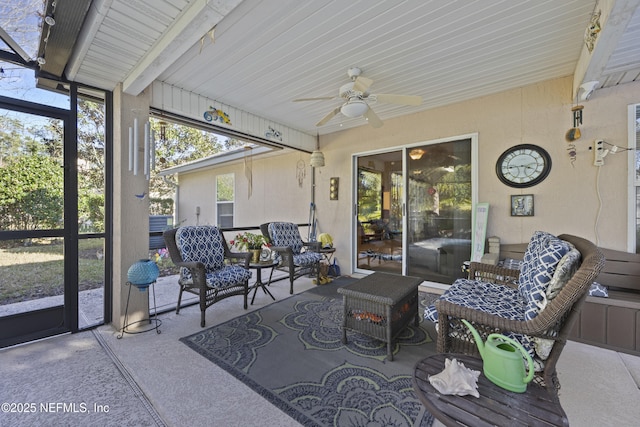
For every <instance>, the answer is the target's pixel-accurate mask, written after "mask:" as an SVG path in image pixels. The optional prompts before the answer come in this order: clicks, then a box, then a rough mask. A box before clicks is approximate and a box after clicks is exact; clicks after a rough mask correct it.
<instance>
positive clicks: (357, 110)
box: [340, 99, 369, 118]
mask: <svg viewBox="0 0 640 427" xmlns="http://www.w3.org/2000/svg"><path fill="white" fill-rule="evenodd" d="M368 109H369V106H368V105H367V103H366V102H364V101H363V100H361V99H354V100H351V99H350V100H349V101H347V102H346V103H345V104H344V105H343V106H342V107H341V108H340V112H341V113H342V114H344V115H345V116H347V117H351V118H354V117H360V116H362V115H363V114H364V113H366V112H367V110H368Z"/></svg>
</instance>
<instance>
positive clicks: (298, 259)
mask: <svg viewBox="0 0 640 427" xmlns="http://www.w3.org/2000/svg"><path fill="white" fill-rule="evenodd" d="M321 259H322V255H321V254H319V253H318V252H303V253H301V254H298V255H294V256H293V265H297V266H299V267H308V266H311V265H313V264H315V263H317V262H318V261H320V260H321Z"/></svg>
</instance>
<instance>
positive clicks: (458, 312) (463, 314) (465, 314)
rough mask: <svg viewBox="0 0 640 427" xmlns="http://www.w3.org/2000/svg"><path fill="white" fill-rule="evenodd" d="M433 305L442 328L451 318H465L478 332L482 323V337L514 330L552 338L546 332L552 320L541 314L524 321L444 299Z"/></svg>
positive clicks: (444, 327) (446, 327)
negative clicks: (483, 330) (483, 331)
mask: <svg viewBox="0 0 640 427" xmlns="http://www.w3.org/2000/svg"><path fill="white" fill-rule="evenodd" d="M435 306H436V310H438V324H439V328H442V329H443V330H446V329H448V328H450V327H451V326H452V320H454V319H465V320H467V321H469V322H471V323H473V324H474V325H475V326H476V327H477V328H478V332H481V331H480V326H479V325H482V328H483V329H485V333H484V334H483V333H482V332H481V335H482V336H483V339H486V337H487V336H488V335H489V333H493V332H515V333H519V334H526V335H531V336H538V337H544V338H550V339H554V337H553V336H551V335H549V333H548V332H549V330H550V329H552V328H553V326H554V322H552V321H550V319H544V318H543V316H537V317H535V318H533V319H532V320H526V321H524V320H510V319H507V318H506V317H502V316H497V315H495V314H490V313H486V312H484V311H481V310H476V309H473V308H470V307H464V306H462V305H458V304H455V303H452V302H449V301H446V300H436V302H435ZM444 319H449V322H447V321H444ZM454 323H456V322H454ZM463 328H464V329H465V330H466V326H463ZM443 332H445V331H443ZM445 333H448V332H445Z"/></svg>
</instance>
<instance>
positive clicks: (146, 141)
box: [129, 117, 156, 181]
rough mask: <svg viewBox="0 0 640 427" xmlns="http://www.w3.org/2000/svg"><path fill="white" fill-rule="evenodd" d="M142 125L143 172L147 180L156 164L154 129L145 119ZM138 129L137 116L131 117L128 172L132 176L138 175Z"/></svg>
mask: <svg viewBox="0 0 640 427" xmlns="http://www.w3.org/2000/svg"><path fill="white" fill-rule="evenodd" d="M142 127H143V140H142V148H143V150H142V153H143V160H144V161H143V173H144V175H145V178H146V179H147V181H149V179H150V178H151V171H152V170H153V169H155V165H156V144H155V131H152V130H151V124H150V123H149V121H146V122H145V123H144V125H142ZM138 136H139V130H138V118H137V117H135V118H134V119H133V127H129V172H133V175H134V176H137V175H138V164H139V160H138V156H139V151H140V141H139V138H138Z"/></svg>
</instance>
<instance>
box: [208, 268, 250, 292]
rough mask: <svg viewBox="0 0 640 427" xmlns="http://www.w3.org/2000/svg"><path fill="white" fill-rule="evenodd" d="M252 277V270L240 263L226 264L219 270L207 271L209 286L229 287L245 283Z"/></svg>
mask: <svg viewBox="0 0 640 427" xmlns="http://www.w3.org/2000/svg"><path fill="white" fill-rule="evenodd" d="M250 278H251V271H249V270H247V269H246V268H244V267H242V266H240V265H225V266H224V267H222V268H221V269H219V270H214V271H207V286H209V287H210V288H228V287H229V286H236V285H238V284H241V283H244V282H245V281H248V280H249V279H250Z"/></svg>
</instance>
